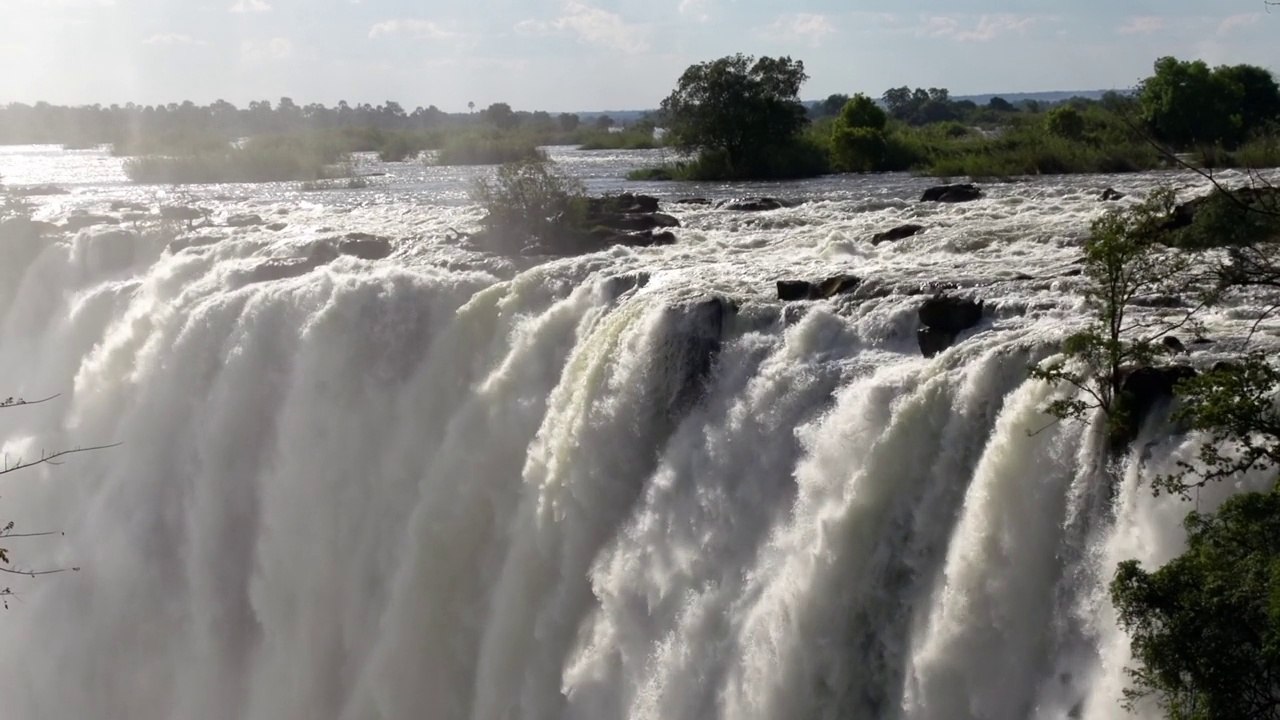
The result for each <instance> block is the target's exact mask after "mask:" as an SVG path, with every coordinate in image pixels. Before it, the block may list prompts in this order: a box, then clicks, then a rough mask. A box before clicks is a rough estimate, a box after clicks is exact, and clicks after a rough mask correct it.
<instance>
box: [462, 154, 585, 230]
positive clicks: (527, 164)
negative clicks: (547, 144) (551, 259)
mask: <svg viewBox="0 0 1280 720" xmlns="http://www.w3.org/2000/svg"><path fill="white" fill-rule="evenodd" d="M471 199H472V200H473V201H475V202H476V204H478V205H480V206H481V207H482V208H484V209H485V211H486V216H485V219H484V221H483V225H484V227H485V229H486V230H489V231H492V232H496V233H500V234H503V235H506V236H522V237H524V238H529V239H533V240H537V241H544V240H550V239H553V238H555V237H557V235H558V234H559V233H561V232H562V231H563V230H564V229H565V228H567V227H573V226H575V225H577V224H578V223H579V221H580V220H581V218H582V217H583V216H584V215H585V213H586V202H587V201H586V190H585V189H584V188H583V186H582V183H580V182H578V181H577V180H575V179H573V178H570V177H567V176H565V175H563V174H561V173H560V172H559V171H558V170H557V169H556V166H555V164H554V163H552V162H551V161H549V160H547V159H546V158H545V157H530V158H527V159H524V160H520V161H518V162H513V163H506V164H504V165H502V166H501V167H499V168H498V172H497V173H496V174H495V176H494V177H493V178H492V179H484V178H481V179H479V180H477V181H476V183H475V185H474V186H472V189H471Z"/></svg>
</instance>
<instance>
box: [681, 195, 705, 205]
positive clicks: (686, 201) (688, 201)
mask: <svg viewBox="0 0 1280 720" xmlns="http://www.w3.org/2000/svg"><path fill="white" fill-rule="evenodd" d="M675 204H676V205H710V204H711V201H710V200H708V199H706V198H700V197H698V198H680V199H679V200H676V201H675Z"/></svg>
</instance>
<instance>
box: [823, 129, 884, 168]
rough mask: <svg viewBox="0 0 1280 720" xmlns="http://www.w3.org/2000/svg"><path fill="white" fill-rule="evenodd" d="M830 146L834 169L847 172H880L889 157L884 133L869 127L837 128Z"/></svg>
mask: <svg viewBox="0 0 1280 720" xmlns="http://www.w3.org/2000/svg"><path fill="white" fill-rule="evenodd" d="M831 145H832V152H833V153H834V157H833V161H834V163H835V165H836V167H838V168H840V169H841V170H845V171H848V172H875V171H877V170H882V169H884V167H885V164H886V162H885V161H886V159H887V158H888V156H889V143H888V142H887V141H886V140H885V136H884V132H882V131H880V130H875V129H872V128H869V127H843V126H837V127H836V128H835V131H834V133H833V134H832V136H831Z"/></svg>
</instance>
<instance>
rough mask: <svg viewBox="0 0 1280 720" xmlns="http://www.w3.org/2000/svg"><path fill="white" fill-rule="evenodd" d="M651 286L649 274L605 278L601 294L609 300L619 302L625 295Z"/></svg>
mask: <svg viewBox="0 0 1280 720" xmlns="http://www.w3.org/2000/svg"><path fill="white" fill-rule="evenodd" d="M648 284H649V273H647V272H634V273H627V274H625V275H614V276H612V277H608V278H605V279H604V281H603V282H602V284H601V292H603V293H604V295H605V297H607V298H609V300H617V299H618V298H620V297H622V296H623V295H625V294H627V293H629V292H631V291H632V290H636V289H638V288H642V287H644V286H645V285H648Z"/></svg>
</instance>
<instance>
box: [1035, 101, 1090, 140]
mask: <svg viewBox="0 0 1280 720" xmlns="http://www.w3.org/2000/svg"><path fill="white" fill-rule="evenodd" d="M1044 123H1045V127H1046V128H1047V129H1048V130H1049V132H1050V133H1052V134H1053V135H1057V136H1058V137H1060V138H1064V139H1067V140H1083V139H1084V130H1085V124H1084V116H1083V115H1081V114H1080V111H1078V110H1076V109H1075V108H1073V107H1071V106H1070V105H1063V106H1062V107H1059V108H1054V109H1053V110H1051V111H1050V112H1049V114H1048V115H1046V116H1045V119H1044Z"/></svg>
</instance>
